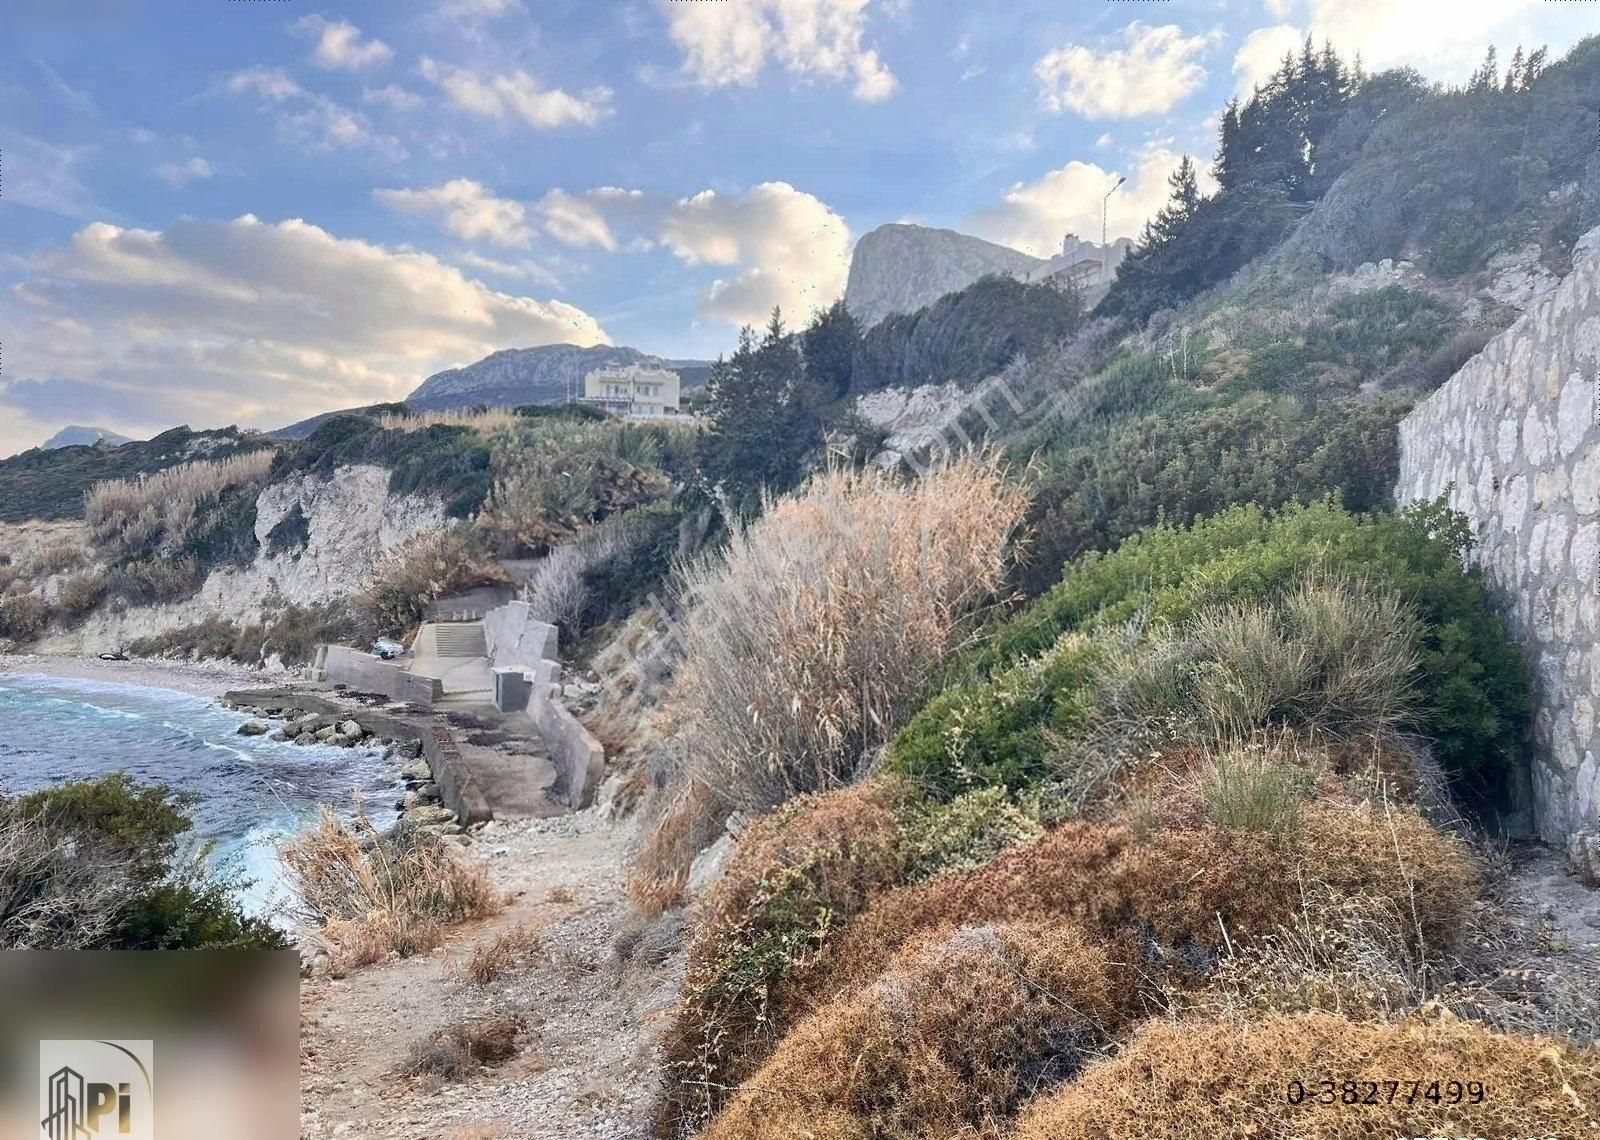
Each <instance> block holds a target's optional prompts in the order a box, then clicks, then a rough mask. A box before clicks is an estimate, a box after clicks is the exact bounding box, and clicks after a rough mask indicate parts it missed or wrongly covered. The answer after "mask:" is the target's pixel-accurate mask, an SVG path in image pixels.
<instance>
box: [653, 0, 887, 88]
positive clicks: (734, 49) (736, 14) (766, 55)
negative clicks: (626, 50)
mask: <svg viewBox="0 0 1600 1140" xmlns="http://www.w3.org/2000/svg"><path fill="white" fill-rule="evenodd" d="M869 3H870V0H738V2H737V3H720V4H718V3H694V2H688V3H684V2H680V0H662V6H663V9H664V11H665V13H666V17H667V28H668V32H669V34H670V35H671V36H672V42H673V43H675V44H677V45H678V48H679V50H680V51H682V52H683V68H684V71H685V72H686V73H687V74H688V75H689V76H690V77H691V78H692V79H693V80H694V81H695V82H696V83H698V84H700V85H701V86H704V87H722V86H726V85H728V84H735V83H738V84H752V83H754V82H755V81H756V78H757V77H758V76H759V75H760V74H761V71H762V69H763V68H765V67H766V66H767V65H768V64H772V65H775V66H777V67H781V68H782V69H783V70H784V71H787V72H788V73H789V74H791V75H795V76H798V77H801V78H804V79H826V80H831V81H834V82H841V83H842V82H848V83H851V84H852V91H853V92H854V94H855V97H856V98H857V99H861V100H865V101H867V102H874V101H877V100H880V99H887V98H888V97H889V96H890V95H892V94H894V90H895V87H896V86H897V85H898V84H897V82H896V80H895V77H894V75H893V73H891V72H890V70H889V68H888V67H887V66H885V65H884V63H883V61H882V59H880V58H879V56H878V51H877V49H876V48H872V47H867V46H866V45H865V44H864V43H863V40H864V37H865V32H866V9H867V7H868V4H869Z"/></svg>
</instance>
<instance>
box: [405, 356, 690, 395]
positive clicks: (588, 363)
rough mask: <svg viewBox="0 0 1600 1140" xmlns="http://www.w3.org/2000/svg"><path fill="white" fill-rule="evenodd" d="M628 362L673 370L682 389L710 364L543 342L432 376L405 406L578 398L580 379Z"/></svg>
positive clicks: (413, 393)
mask: <svg viewBox="0 0 1600 1140" xmlns="http://www.w3.org/2000/svg"><path fill="white" fill-rule="evenodd" d="M629 364H642V365H656V366H660V367H665V368H671V369H674V370H676V371H677V372H678V373H679V375H680V376H681V377H682V380H683V386H684V387H685V388H691V387H696V386H698V385H699V384H702V383H704V382H705V376H706V375H707V374H709V372H710V370H711V363H710V362H709V361H705V360H665V359H663V358H661V357H659V356H651V355H650V354H648V353H645V352H640V351H639V350H638V349H636V348H628V347H626V346H612V345H593V346H590V347H588V348H580V347H578V346H577V345H573V344H547V345H541V346H540V347H538V348H508V349H506V350H504V351H502V352H497V353H494V354H493V355H492V356H486V357H484V358H483V359H482V360H480V361H478V362H477V363H476V364H469V365H467V366H466V367H465V368H451V369H449V370H447V371H445V372H437V373H435V374H434V375H432V376H430V377H428V378H427V379H426V380H424V381H423V382H422V384H421V385H420V386H419V387H418V388H417V389H416V391H414V392H412V393H411V395H409V396H407V397H406V403H407V404H408V405H409V406H410V407H411V408H412V410H413V411H419V412H421V411H434V410H437V409H444V408H465V407H471V406H473V405H475V404H486V405H488V406H490V407H497V408H500V407H517V406H519V405H522V404H556V403H561V402H563V401H565V400H567V399H569V398H571V397H574V396H581V395H582V394H583V378H584V377H585V376H586V375H588V374H589V373H590V372H592V371H593V370H594V369H596V368H607V367H617V366H623V365H629Z"/></svg>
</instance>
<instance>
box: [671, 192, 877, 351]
mask: <svg viewBox="0 0 1600 1140" xmlns="http://www.w3.org/2000/svg"><path fill="white" fill-rule="evenodd" d="M661 240H662V242H663V243H664V244H665V245H666V246H667V247H668V248H670V249H671V250H672V251H673V252H674V253H675V254H677V255H678V257H679V258H681V259H682V260H684V261H685V262H687V263H688V264H690V265H695V264H698V263H700V262H708V263H710V264H712V265H727V266H738V267H739V269H740V272H739V273H738V274H737V275H736V276H734V277H731V278H724V279H719V280H717V281H716V282H715V283H713V284H712V286H711V291H710V292H709V293H707V294H706V295H705V296H704V297H703V298H702V299H701V301H700V306H699V308H700V312H701V314H702V315H704V316H707V317H712V318H715V319H718V320H724V321H730V322H732V323H733V324H740V325H743V324H756V325H759V324H760V323H761V322H762V321H764V320H765V319H766V318H767V315H768V314H769V313H770V312H771V310H772V307H773V306H774V305H778V306H781V307H782V309H783V311H784V312H785V313H787V314H788V317H789V321H790V323H791V324H795V323H799V322H801V321H804V320H805V319H807V318H808V317H809V316H810V314H811V312H812V311H813V310H814V309H819V308H824V307H826V306H827V305H830V304H832V303H833V302H834V301H835V300H837V299H838V297H839V296H840V295H841V294H842V293H843V292H844V283H845V277H846V276H847V275H848V273H849V271H850V230H849V228H848V227H847V226H846V225H845V224H844V219H843V218H841V217H840V216H839V215H838V214H836V213H834V212H833V211H832V210H831V209H829V208H828V206H827V204H826V203H825V202H823V201H822V200H821V199H820V198H817V197H815V196H814V195H811V194H807V193H805V192H804V191H801V190H796V189H795V188H794V187H793V186H791V185H789V184H788V183H787V182H763V183H761V184H760V185H759V186H753V187H751V188H750V189H749V190H747V191H745V192H744V193H743V194H718V193H717V192H716V191H715V190H702V191H701V192H700V193H698V194H696V195H694V196H693V197H690V198H684V199H681V200H680V201H678V202H676V203H674V204H673V206H672V208H671V210H670V211H669V212H668V214H667V216H666V218H665V220H664V222H663V224H662V227H661Z"/></svg>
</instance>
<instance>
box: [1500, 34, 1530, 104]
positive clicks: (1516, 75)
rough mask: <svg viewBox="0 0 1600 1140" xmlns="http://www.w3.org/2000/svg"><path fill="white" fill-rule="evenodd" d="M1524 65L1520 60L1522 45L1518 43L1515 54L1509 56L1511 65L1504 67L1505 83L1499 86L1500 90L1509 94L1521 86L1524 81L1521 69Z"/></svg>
mask: <svg viewBox="0 0 1600 1140" xmlns="http://www.w3.org/2000/svg"><path fill="white" fill-rule="evenodd" d="M1524 66H1525V65H1524V63H1523V60H1522V45H1521V44H1518V45H1517V51H1516V54H1515V55H1513V56H1512V57H1511V66H1510V67H1508V68H1506V81H1505V85H1504V86H1503V87H1501V88H1500V90H1502V91H1504V92H1506V93H1507V94H1508V95H1509V94H1510V93H1511V92H1513V91H1516V90H1518V89H1520V88H1521V87H1523V86H1524V83H1523V78H1522V69H1523V67H1524Z"/></svg>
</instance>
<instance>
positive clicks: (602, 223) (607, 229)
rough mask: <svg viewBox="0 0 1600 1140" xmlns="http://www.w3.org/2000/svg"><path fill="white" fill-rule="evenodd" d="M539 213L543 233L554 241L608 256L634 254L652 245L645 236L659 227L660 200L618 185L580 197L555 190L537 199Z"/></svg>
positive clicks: (588, 192) (602, 187)
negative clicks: (620, 232) (593, 249)
mask: <svg viewBox="0 0 1600 1140" xmlns="http://www.w3.org/2000/svg"><path fill="white" fill-rule="evenodd" d="M538 210H539V217H540V218H541V219H542V221H543V223H544V229H545V232H546V233H548V234H549V235H550V236H551V237H553V238H555V239H556V240H557V241H561V242H565V243H566V244H567V245H575V246H594V247H596V248H598V249H603V250H605V251H606V252H607V253H615V252H617V251H618V250H619V249H625V250H626V251H627V252H630V253H637V252H642V251H643V250H647V249H649V248H651V247H652V246H653V245H654V242H652V241H651V240H650V238H649V237H648V236H646V235H647V234H648V233H650V232H653V231H654V229H655V228H656V227H657V226H659V224H660V218H661V200H660V199H659V198H651V197H647V196H646V195H645V193H644V192H643V191H641V190H624V189H622V188H620V187H617V186H597V187H595V188H594V189H592V190H585V191H583V192H582V193H581V194H569V193H568V192H567V191H565V190H562V189H560V188H559V187H558V188H556V189H554V190H551V191H550V192H549V193H547V194H546V195H545V196H544V197H543V198H541V199H540V200H539V206H538ZM618 229H621V230H623V237H622V238H619V237H618V236H617V233H616V231H617V230H618Z"/></svg>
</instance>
